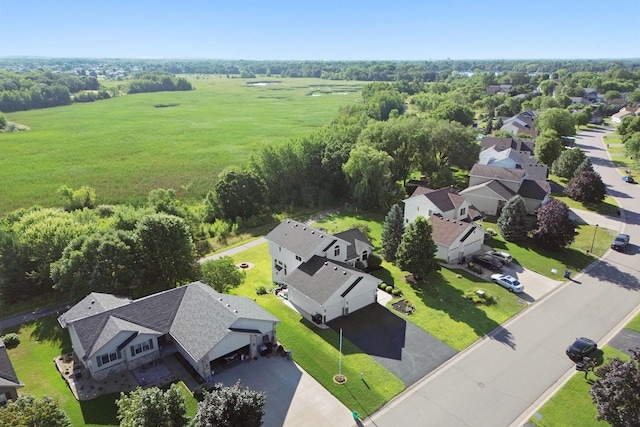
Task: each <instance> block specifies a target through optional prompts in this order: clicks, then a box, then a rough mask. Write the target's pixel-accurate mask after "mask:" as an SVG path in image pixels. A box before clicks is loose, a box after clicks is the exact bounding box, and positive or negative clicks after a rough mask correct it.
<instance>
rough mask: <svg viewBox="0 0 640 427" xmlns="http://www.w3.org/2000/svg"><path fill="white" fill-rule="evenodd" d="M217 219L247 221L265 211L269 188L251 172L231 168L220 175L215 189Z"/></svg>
mask: <svg viewBox="0 0 640 427" xmlns="http://www.w3.org/2000/svg"><path fill="white" fill-rule="evenodd" d="M214 193H215V199H216V204H215V208H216V209H218V212H217V214H216V217H218V218H224V219H228V220H231V221H234V220H235V219H236V218H242V219H247V218H250V217H252V216H254V215H258V214H260V213H262V212H263V211H264V210H265V206H266V194H267V187H266V185H265V183H264V181H263V180H262V179H260V177H258V176H257V175H256V174H254V173H253V172H251V171H247V170H241V169H238V168H229V169H226V170H224V171H223V172H222V173H221V174H220V179H219V181H218V183H217V184H216V186H215V189H214Z"/></svg>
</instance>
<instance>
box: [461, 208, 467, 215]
mask: <svg viewBox="0 0 640 427" xmlns="http://www.w3.org/2000/svg"><path fill="white" fill-rule="evenodd" d="M466 213H467V208H462V209H460V216H464V215H465V214H466Z"/></svg>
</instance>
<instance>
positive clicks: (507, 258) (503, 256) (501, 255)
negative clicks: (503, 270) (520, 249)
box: [487, 251, 513, 264]
mask: <svg viewBox="0 0 640 427" xmlns="http://www.w3.org/2000/svg"><path fill="white" fill-rule="evenodd" d="M487 255H489V256H492V257H494V258H495V259H497V260H498V261H500V262H501V263H502V264H510V263H511V262H512V261H513V258H512V257H511V255H509V254H508V253H506V252H502V251H488V252H487Z"/></svg>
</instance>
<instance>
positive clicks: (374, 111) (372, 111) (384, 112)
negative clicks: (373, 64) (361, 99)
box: [365, 90, 404, 120]
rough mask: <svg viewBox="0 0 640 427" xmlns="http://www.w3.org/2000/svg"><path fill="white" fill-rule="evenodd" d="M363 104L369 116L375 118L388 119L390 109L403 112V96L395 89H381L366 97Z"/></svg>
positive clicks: (399, 112)
mask: <svg viewBox="0 0 640 427" xmlns="http://www.w3.org/2000/svg"><path fill="white" fill-rule="evenodd" d="M365 105H366V108H367V114H368V115H369V117H371V118H372V119H375V120H388V119H389V116H390V115H391V112H392V111H394V110H395V111H396V112H397V113H398V114H402V113H404V96H402V94H400V93H399V92H398V91H396V90H381V91H377V92H375V93H374V94H373V95H371V97H369V98H368V99H366V101H365Z"/></svg>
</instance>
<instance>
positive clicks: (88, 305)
mask: <svg viewBox="0 0 640 427" xmlns="http://www.w3.org/2000/svg"><path fill="white" fill-rule="evenodd" d="M58 322H59V323H60V325H61V326H62V327H63V328H67V329H68V330H69V336H70V337H71V344H72V346H73V351H74V353H75V356H76V358H77V359H78V360H79V361H80V362H81V363H82V364H83V365H84V367H85V368H87V370H88V371H89V372H90V374H91V376H92V377H93V378H94V379H96V380H102V379H104V378H107V377H109V376H111V375H112V374H115V373H117V372H121V371H124V370H132V369H135V368H137V367H139V366H141V365H143V364H145V363H148V362H151V361H154V360H156V359H159V358H161V357H163V356H165V355H167V354H171V353H176V352H177V353H179V354H180V355H182V357H183V358H184V359H185V360H186V361H187V362H188V363H189V364H190V365H191V366H192V367H193V369H194V370H195V371H196V372H197V373H198V374H199V375H200V376H201V377H202V378H208V377H209V376H210V375H211V374H212V367H213V366H214V365H215V364H216V363H220V362H221V361H223V360H224V359H225V358H226V357H230V356H239V355H240V354H242V355H247V356H249V357H254V356H256V355H257V354H258V352H259V350H260V347H261V346H263V345H264V344H265V343H273V342H275V327H276V324H277V323H279V322H280V320H279V319H278V318H276V317H275V316H273V315H272V314H271V313H269V312H268V311H266V310H265V309H263V308H262V307H260V306H259V305H258V304H257V303H256V302H254V301H253V300H251V299H249V298H246V297H240V296H234V295H227V294H221V293H219V292H216V291H215V290H214V289H212V288H211V287H210V286H209V285H207V284H205V283H202V282H193V283H190V284H188V285H185V286H181V287H178V288H174V289H169V290H167V291H163V292H159V293H157V294H153V295H149V296H146V297H144V298H139V299H136V300H129V299H126V298H118V297H115V296H113V295H108V294H99V293H91V294H89V295H88V296H87V297H85V298H84V299H83V300H82V301H80V302H79V303H77V304H76V305H74V306H73V307H71V308H70V309H69V310H68V311H66V312H65V313H63V314H62V315H61V316H60V317H59V318H58Z"/></svg>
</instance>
